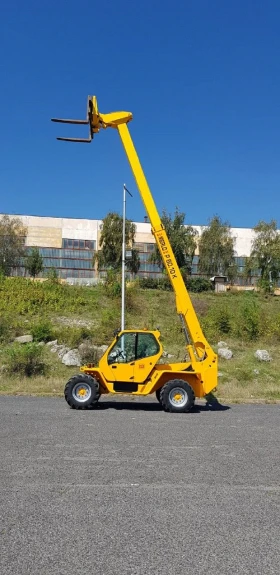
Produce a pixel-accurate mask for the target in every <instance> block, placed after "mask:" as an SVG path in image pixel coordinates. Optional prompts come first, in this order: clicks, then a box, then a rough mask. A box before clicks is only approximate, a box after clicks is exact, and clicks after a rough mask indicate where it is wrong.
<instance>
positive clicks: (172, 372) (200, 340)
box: [54, 96, 218, 398]
mask: <svg viewBox="0 0 280 575" xmlns="http://www.w3.org/2000/svg"><path fill="white" fill-rule="evenodd" d="M131 120H132V114H131V113H130V112H113V113H111V114H101V113H99V110H98V106H97V100H96V97H95V96H89V97H88V102H87V119H86V120H85V121H82V120H58V119H54V121H56V122H65V123H73V124H75V123H77V124H88V125H89V138H88V139H77V138H58V139H59V140H67V141H74V142H85V143H90V142H91V141H92V139H93V137H94V135H95V134H97V133H98V132H99V130H100V129H106V128H114V129H116V130H117V131H118V133H119V136H120V138H121V141H122V144H123V146H124V149H125V152H126V154H127V158H128V161H129V163H130V166H131V169H132V172H133V175H134V177H135V180H136V183H137V186H138V189H139V192H140V195H141V198H142V201H143V203H144V206H145V210H146V213H147V215H148V217H149V220H150V223H151V228H152V233H153V235H154V238H155V241H156V243H157V246H158V249H159V251H160V254H161V257H162V261H163V263H164V266H165V268H166V271H167V274H168V276H169V279H170V282H171V284H172V287H173V290H174V294H175V299H176V309H177V313H178V315H179V317H180V320H181V322H182V326H183V330H184V333H185V337H186V342H187V343H186V348H185V354H186V356H187V357H188V359H187V360H186V361H184V362H181V363H166V364H163V363H158V362H159V360H160V357H161V356H162V352H163V349H162V345H161V343H160V332H159V331H157V330H156V331H143V330H125V331H123V332H120V333H119V334H118V335H117V336H116V338H115V339H114V341H113V342H112V344H111V345H110V346H109V348H108V349H107V351H106V352H105V354H104V355H103V357H102V358H101V359H100V361H99V365H98V367H97V366H96V367H95V366H94V365H87V366H83V367H81V371H82V372H83V373H84V374H87V375H91V376H92V377H93V378H94V379H96V381H98V384H99V390H100V393H101V394H102V393H129V394H135V395H148V394H150V393H154V392H156V391H157V390H159V389H161V388H162V387H163V385H164V384H165V383H166V382H168V381H170V380H178V379H179V380H183V381H185V382H187V383H188V384H189V385H190V386H191V387H192V389H193V392H194V395H195V397H199V398H200V397H203V396H204V395H206V394H208V393H210V392H211V391H212V390H213V389H214V388H216V387H217V374H218V362H217V355H216V354H215V353H214V351H213V349H212V348H211V346H210V345H209V343H208V342H207V340H206V338H205V336H204V334H203V332H202V329H201V326H200V323H199V321H198V318H197V315H196V313H195V310H194V307H193V305H192V301H191V298H190V296H189V293H188V290H187V288H186V285H185V283H184V280H183V278H182V275H181V272H180V269H179V267H178V264H177V262H176V259H175V256H174V253H173V250H172V248H171V245H170V242H169V239H168V237H167V234H166V231H165V229H164V226H163V224H162V222H161V219H160V216H159V213H158V210H157V208H156V205H155V202H154V199H153V196H152V194H151V191H150V189H149V186H148V183H147V180H146V177H145V174H144V172H143V169H142V167H141V164H140V161H139V158H138V155H137V152H136V150H135V147H134V144H133V141H132V139H131V136H130V133H129V130H128V126H127V124H128V123H129V122H130V121H131ZM147 336H150V344H151V345H150V349H149V346H148V350H146V355H143V352H142V350H141V345H142V340H144V339H145V337H147ZM129 338H130V340H131V341H130V343H129V344H128V347H127V348H126V340H127V341H128V340H129ZM152 340H154V341H153V342H152ZM134 341H135V348H134V352H133V349H132V348H133V342H134ZM140 341H141V345H140V343H139V342H140ZM152 343H154V348H153V345H152ZM142 347H143V345H142ZM138 348H139V349H138ZM117 349H120V350H121V352H122V353H121V354H120V355H116V356H115V357H114V356H113V355H114V353H115V351H114V350H117ZM116 353H117V352H116ZM112 354H113V355H112Z"/></svg>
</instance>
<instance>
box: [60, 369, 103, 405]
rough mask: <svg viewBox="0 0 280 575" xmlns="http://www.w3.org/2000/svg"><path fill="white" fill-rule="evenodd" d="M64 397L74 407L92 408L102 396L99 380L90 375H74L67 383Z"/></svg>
mask: <svg viewBox="0 0 280 575" xmlns="http://www.w3.org/2000/svg"><path fill="white" fill-rule="evenodd" d="M64 397H65V399H66V401H67V403H68V405H70V407H72V409H90V408H92V407H94V406H95V405H96V404H97V402H98V400H99V397H100V392H99V385H98V382H97V381H96V379H94V378H93V377H91V376H90V375H85V374H81V375H74V377H71V379H69V381H68V383H66V386H65V389H64Z"/></svg>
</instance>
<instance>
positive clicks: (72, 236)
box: [10, 215, 254, 283]
mask: <svg viewBox="0 0 280 575" xmlns="http://www.w3.org/2000/svg"><path fill="white" fill-rule="evenodd" d="M10 217H18V218H20V219H21V221H22V223H23V225H24V226H25V227H26V229H27V236H26V248H27V250H28V248H32V247H35V246H36V247H38V248H39V251H40V254H41V255H42V257H43V262H44V272H43V273H42V274H41V275H42V276H43V275H46V273H47V272H48V270H50V269H53V268H55V269H56V271H57V274H58V276H59V277H60V278H62V279H65V280H67V281H73V282H77V281H79V282H81V283H84V282H91V281H94V280H96V279H97V278H98V275H99V274H98V272H97V270H96V269H94V267H93V255H94V252H95V251H96V249H97V247H98V245H99V237H100V233H101V225H102V220H93V219H91V220H89V219H74V218H56V217H46V216H26V215H18V216H10ZM134 223H135V225H136V236H135V247H136V249H138V251H139V256H140V262H141V265H140V270H139V272H138V275H139V276H150V277H156V276H158V275H159V274H160V273H161V270H160V268H159V267H158V266H157V265H154V264H151V263H150V262H149V256H150V254H151V252H152V251H153V249H154V244H155V240H154V237H153V235H152V233H151V225H150V224H149V223H147V222H134ZM193 228H194V229H196V230H197V231H198V233H199V234H201V232H202V230H203V227H201V226H197V225H195V226H193ZM231 233H232V235H233V237H234V239H235V252H236V262H237V265H238V271H239V272H240V273H242V271H243V268H244V265H245V260H246V257H248V256H249V255H250V251H251V244H252V240H253V238H254V231H253V230H252V229H250V228H231ZM197 267H198V253H196V255H195V256H194V260H193V266H192V274H193V275H196V274H197V273H198V270H197ZM16 275H26V272H25V268H24V267H23V266H22V267H20V268H18V269H17V270H16ZM240 282H242V280H241V279H240Z"/></svg>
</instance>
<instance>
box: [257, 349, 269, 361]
mask: <svg viewBox="0 0 280 575" xmlns="http://www.w3.org/2000/svg"><path fill="white" fill-rule="evenodd" d="M254 355H255V357H256V358H257V359H258V360H259V361H271V359H272V358H271V357H270V355H269V353H268V351H266V349H257V351H256V352H255V353H254Z"/></svg>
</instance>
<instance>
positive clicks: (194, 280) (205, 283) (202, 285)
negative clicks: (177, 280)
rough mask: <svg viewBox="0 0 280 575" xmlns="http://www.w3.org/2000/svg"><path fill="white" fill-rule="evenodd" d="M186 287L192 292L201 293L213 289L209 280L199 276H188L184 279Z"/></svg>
mask: <svg viewBox="0 0 280 575" xmlns="http://www.w3.org/2000/svg"><path fill="white" fill-rule="evenodd" d="M185 283H186V286H187V289H188V290H189V291H190V292H193V293H201V292H203V291H211V290H213V285H212V282H211V281H210V280H207V279H205V278H199V277H188V278H187V279H186V281H185Z"/></svg>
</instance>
